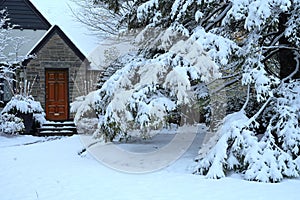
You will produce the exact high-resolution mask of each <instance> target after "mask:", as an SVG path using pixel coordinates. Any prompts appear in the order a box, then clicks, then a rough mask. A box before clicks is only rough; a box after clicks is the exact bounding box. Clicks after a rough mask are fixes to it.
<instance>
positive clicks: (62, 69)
mask: <svg viewBox="0 0 300 200" xmlns="http://www.w3.org/2000/svg"><path fill="white" fill-rule="evenodd" d="M48 71H65V72H66V74H67V80H66V82H67V119H66V120H69V119H70V93H69V92H70V91H69V88H70V87H69V84H70V82H69V68H45V113H46V119H47V109H48V108H47V105H46V102H47V92H48V91H47V72H48ZM53 121H65V120H53Z"/></svg>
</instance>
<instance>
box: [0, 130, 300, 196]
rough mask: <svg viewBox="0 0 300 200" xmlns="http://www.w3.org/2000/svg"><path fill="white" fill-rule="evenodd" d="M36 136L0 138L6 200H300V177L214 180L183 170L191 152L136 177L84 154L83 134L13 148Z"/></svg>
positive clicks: (0, 189) (1, 191) (1, 188)
mask: <svg viewBox="0 0 300 200" xmlns="http://www.w3.org/2000/svg"><path fill="white" fill-rule="evenodd" d="M32 139H41V138H35V137H32V136H19V137H14V138H4V137H0V142H1V147H0V162H1V165H0V177H1V179H0V196H1V200H9V199H13V200H35V199H38V200H65V199H72V200H82V199H89V200H94V199H95V200H96V199H112V200H120V199H122V200H126V199H128V200H135V199H138V200H139V199H157V200H158V199H160V200H170V199H171V200H176V199H188V200H189V199H201V200H210V199H222V200H227V199H228V200H235V199H236V200H240V199H243V200H248V199H249V200H253V199H257V200H258V199H272V200H277V199H278V200H282V199H288V200H298V199H299V193H298V192H297V191H298V189H299V187H300V180H299V179H295V180H284V181H283V182H281V183H278V184H265V183H257V182H249V181H244V180H241V179H240V178H239V177H238V176H237V175H232V176H231V177H229V178H223V179H219V180H211V179H205V178H204V177H203V176H198V175H192V174H190V173H189V172H187V171H185V170H178V168H179V167H182V166H184V165H189V164H191V162H192V161H191V160H192V159H193V157H194V156H195V155H194V153H192V152H189V151H188V152H187V154H185V155H184V156H183V157H185V158H182V159H179V160H178V161H177V162H179V163H180V165H181V166H179V165H177V167H176V168H173V167H172V166H170V167H168V168H166V169H163V170H160V171H158V172H155V173H146V174H140V175H136V174H128V173H121V172H117V171H114V170H112V169H110V168H107V167H104V166H103V165H101V164H100V163H99V162H97V161H96V160H94V159H93V158H92V157H91V156H90V155H89V154H85V155H83V156H79V155H78V152H79V151H81V150H82V148H83V146H82V143H81V141H80V137H79V136H72V137H63V138H61V139H57V140H53V141H48V142H43V143H36V144H32V145H23V146H11V144H12V143H14V142H13V141H17V140H19V141H21V140H22V141H25V142H26V141H29V140H32ZM4 144H7V145H4ZM193 145H195V144H193ZM9 146H10V147H9ZM193 148H196V149H197V146H193ZM194 150H195V149H194ZM189 153H191V154H189ZM187 158H189V159H190V161H187ZM187 162H189V163H187ZM149 164H150V163H149ZM177 164H178V163H177ZM174 166H176V163H174Z"/></svg>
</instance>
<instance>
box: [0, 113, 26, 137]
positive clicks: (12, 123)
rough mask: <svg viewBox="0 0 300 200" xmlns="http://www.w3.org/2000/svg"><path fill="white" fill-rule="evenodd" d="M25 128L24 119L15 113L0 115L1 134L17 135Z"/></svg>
mask: <svg viewBox="0 0 300 200" xmlns="http://www.w3.org/2000/svg"><path fill="white" fill-rule="evenodd" d="M24 129H25V126H24V124H23V121H22V119H20V118H19V117H16V116H15V115H14V114H7V113H3V114H1V115H0V134H6V135H17V134H19V133H21V132H23V131H24Z"/></svg>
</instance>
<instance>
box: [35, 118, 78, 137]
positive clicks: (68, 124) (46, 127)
mask: <svg viewBox="0 0 300 200" xmlns="http://www.w3.org/2000/svg"><path fill="white" fill-rule="evenodd" d="M74 134H77V129H76V126H75V124H74V122H73V121H64V122H47V123H46V124H43V125H42V127H40V128H38V129H37V135H38V136H71V135H74Z"/></svg>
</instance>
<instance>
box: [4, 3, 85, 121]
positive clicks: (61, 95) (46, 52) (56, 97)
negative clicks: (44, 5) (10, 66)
mask: <svg viewBox="0 0 300 200" xmlns="http://www.w3.org/2000/svg"><path fill="white" fill-rule="evenodd" d="M0 9H7V11H8V13H9V18H10V19H11V23H12V24H17V25H18V26H17V27H16V28H15V29H14V30H13V34H14V35H15V36H22V37H24V38H26V41H28V42H27V43H26V44H25V45H23V46H22V47H21V48H20V49H19V51H20V55H34V57H33V58H28V59H26V60H25V61H24V62H23V63H22V65H23V69H22V70H20V71H19V72H18V73H17V77H16V79H17V80H22V79H26V80H27V81H28V82H30V83H34V84H33V85H32V89H31V95H32V96H33V97H34V98H35V100H37V101H40V102H41V105H42V107H43V108H44V110H45V112H46V118H47V119H48V120H54V121H64V120H70V119H72V114H71V113H70V106H69V105H70V102H72V100H73V99H74V98H75V97H76V96H78V95H79V94H78V93H79V92H80V91H79V90H80V89H79V88H78V87H76V83H75V80H76V77H77V76H81V77H83V76H86V70H85V69H86V68H87V65H88V64H89V62H88V61H87V59H86V57H85V55H84V54H83V53H82V52H81V51H80V50H79V49H78V48H77V47H76V45H75V44H74V43H73V42H72V41H71V40H70V38H69V37H68V36H67V35H66V34H65V33H64V32H63V31H62V30H61V28H60V27H59V26H57V25H52V26H51V24H50V23H49V22H48V21H47V19H46V18H45V17H44V16H43V15H42V14H41V13H40V12H39V11H38V10H37V9H36V8H35V6H34V5H33V4H32V3H31V2H30V1H29V0H0ZM3 90H4V91H5V88H3ZM4 93H5V92H4ZM4 96H5V99H4ZM4 96H3V97H2V100H4V101H7V100H8V99H9V94H8V92H6V95H4Z"/></svg>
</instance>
